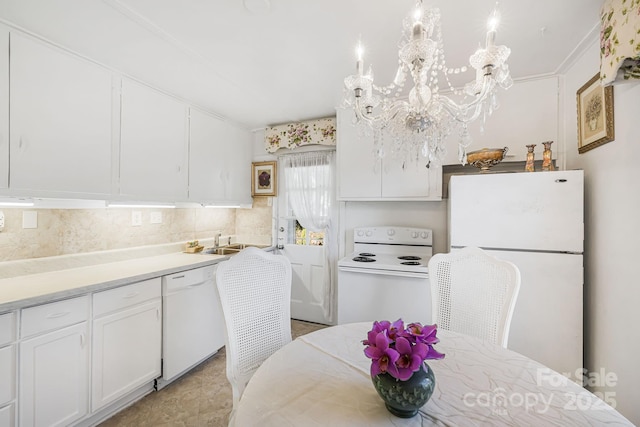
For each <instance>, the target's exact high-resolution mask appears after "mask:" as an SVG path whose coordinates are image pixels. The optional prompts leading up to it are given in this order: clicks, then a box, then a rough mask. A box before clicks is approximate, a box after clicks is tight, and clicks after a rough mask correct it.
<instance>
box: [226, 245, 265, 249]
mask: <svg viewBox="0 0 640 427" xmlns="http://www.w3.org/2000/svg"><path fill="white" fill-rule="evenodd" d="M267 247H268V246H267V245H254V244H252V243H232V244H230V245H228V246H225V248H231V249H240V250H242V249H245V248H259V249H263V248H267Z"/></svg>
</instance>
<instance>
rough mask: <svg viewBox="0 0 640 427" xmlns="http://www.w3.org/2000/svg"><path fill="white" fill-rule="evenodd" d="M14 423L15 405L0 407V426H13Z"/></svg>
mask: <svg viewBox="0 0 640 427" xmlns="http://www.w3.org/2000/svg"><path fill="white" fill-rule="evenodd" d="M15 425H16V417H15V405H14V404H13V403H12V404H10V405H7V406H4V407H0V426H3V427H13V426H15Z"/></svg>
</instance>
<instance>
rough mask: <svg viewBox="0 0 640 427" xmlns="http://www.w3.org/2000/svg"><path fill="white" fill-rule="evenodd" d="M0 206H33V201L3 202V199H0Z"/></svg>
mask: <svg viewBox="0 0 640 427" xmlns="http://www.w3.org/2000/svg"><path fill="white" fill-rule="evenodd" d="M0 206H8V207H26V206H33V202H3V201H0Z"/></svg>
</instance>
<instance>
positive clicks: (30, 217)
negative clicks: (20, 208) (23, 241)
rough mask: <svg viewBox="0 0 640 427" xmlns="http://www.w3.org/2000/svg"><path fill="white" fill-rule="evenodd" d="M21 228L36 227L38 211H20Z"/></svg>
mask: <svg viewBox="0 0 640 427" xmlns="http://www.w3.org/2000/svg"><path fill="white" fill-rule="evenodd" d="M22 228H38V212H36V211H24V212H22Z"/></svg>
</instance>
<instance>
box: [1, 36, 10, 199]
mask: <svg viewBox="0 0 640 427" xmlns="http://www.w3.org/2000/svg"><path fill="white" fill-rule="evenodd" d="M8 187H9V30H7V28H6V27H4V26H2V25H0V189H3V188H8Z"/></svg>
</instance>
